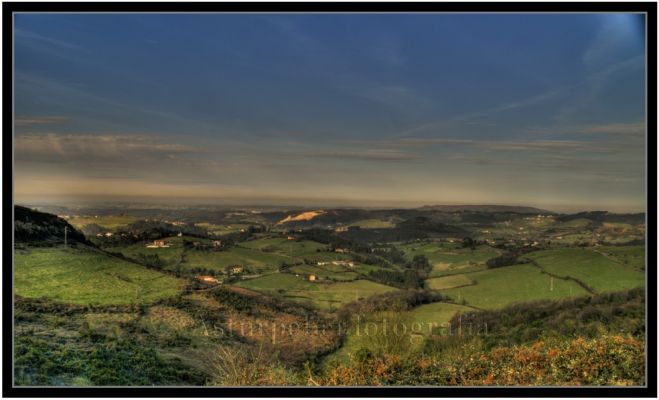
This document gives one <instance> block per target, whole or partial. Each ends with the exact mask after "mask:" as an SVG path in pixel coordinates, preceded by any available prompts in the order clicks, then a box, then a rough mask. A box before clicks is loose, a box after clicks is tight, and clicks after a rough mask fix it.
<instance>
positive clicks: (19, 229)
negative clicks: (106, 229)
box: [14, 206, 88, 244]
mask: <svg viewBox="0 0 659 400" xmlns="http://www.w3.org/2000/svg"><path fill="white" fill-rule="evenodd" d="M65 227H66V228H67V240H68V241H69V243H74V242H81V243H88V242H87V239H85V235H83V234H82V233H80V232H78V231H77V230H76V229H75V228H74V227H73V226H71V225H70V224H69V223H68V222H66V221H65V220H63V219H61V218H59V217H57V216H55V215H53V214H47V213H43V212H40V211H36V210H32V209H29V208H27V207H23V206H14V240H15V241H16V242H20V243H30V244H57V243H64V228H65Z"/></svg>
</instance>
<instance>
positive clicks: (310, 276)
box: [309, 274, 317, 282]
mask: <svg viewBox="0 0 659 400" xmlns="http://www.w3.org/2000/svg"><path fill="white" fill-rule="evenodd" d="M316 279H317V278H316V275H314V274H311V275H309V282H313V281H315V280H316Z"/></svg>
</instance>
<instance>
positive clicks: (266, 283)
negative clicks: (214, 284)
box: [235, 273, 398, 310]
mask: <svg viewBox="0 0 659 400" xmlns="http://www.w3.org/2000/svg"><path fill="white" fill-rule="evenodd" d="M235 286H238V287H244V288H247V289H252V290H256V291H259V292H265V293H273V294H274V293H276V294H279V295H282V296H284V297H286V298H289V299H291V300H294V301H299V302H304V303H310V304H313V305H314V306H316V307H318V308H319V309H322V310H335V309H336V308H337V307H338V306H340V305H342V304H346V303H349V302H351V301H356V300H359V299H361V298H366V297H369V296H373V295H375V294H380V293H385V292H389V291H396V290H398V289H396V288H393V287H390V286H386V285H382V284H379V283H375V282H371V281H367V280H362V279H360V280H354V281H350V282H336V283H321V282H309V281H308V280H307V279H306V278H305V277H304V276H302V275H300V276H295V275H294V274H289V273H274V274H269V275H264V276H262V277H259V278H255V279H249V280H245V281H240V282H237V283H236V284H235Z"/></svg>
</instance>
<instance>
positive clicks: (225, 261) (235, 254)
mask: <svg viewBox="0 0 659 400" xmlns="http://www.w3.org/2000/svg"><path fill="white" fill-rule="evenodd" d="M291 261H292V260H291V258H290V257H286V256H282V255H279V254H275V253H264V252H261V251H258V250H251V249H245V248H240V247H234V248H232V249H230V250H225V251H203V250H194V249H193V250H188V251H187V252H186V253H185V262H184V263H183V264H181V267H182V268H183V269H184V270H185V269H188V268H198V267H202V268H208V269H212V270H215V271H218V272H223V271H224V270H225V268H226V267H233V266H237V265H238V266H241V267H243V268H244V270H245V272H254V273H261V272H268V271H276V270H277V269H278V268H279V265H280V264H281V263H282V262H291Z"/></svg>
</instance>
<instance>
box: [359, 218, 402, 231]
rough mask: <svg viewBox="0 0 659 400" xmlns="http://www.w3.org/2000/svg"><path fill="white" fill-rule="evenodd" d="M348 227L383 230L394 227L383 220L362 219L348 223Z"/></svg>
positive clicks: (389, 222)
mask: <svg viewBox="0 0 659 400" xmlns="http://www.w3.org/2000/svg"><path fill="white" fill-rule="evenodd" d="M350 226H358V227H360V228H363V229H385V228H393V227H395V226H396V224H394V223H393V222H392V221H391V220H383V219H375V218H374V219H362V220H359V221H355V222H352V223H350Z"/></svg>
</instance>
